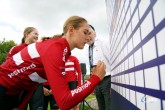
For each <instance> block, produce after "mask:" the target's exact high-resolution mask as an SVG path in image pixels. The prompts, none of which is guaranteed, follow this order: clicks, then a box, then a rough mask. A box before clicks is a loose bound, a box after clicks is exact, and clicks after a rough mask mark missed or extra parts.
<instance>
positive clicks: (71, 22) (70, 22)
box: [41, 16, 87, 41]
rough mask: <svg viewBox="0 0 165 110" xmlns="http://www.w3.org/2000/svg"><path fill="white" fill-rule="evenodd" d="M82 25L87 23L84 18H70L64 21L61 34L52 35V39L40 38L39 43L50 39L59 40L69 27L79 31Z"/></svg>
mask: <svg viewBox="0 0 165 110" xmlns="http://www.w3.org/2000/svg"><path fill="white" fill-rule="evenodd" d="M83 23H87V20H86V19H85V18H83V17H80V16H71V17H69V18H68V19H67V20H66V21H65V23H64V25H63V33H62V34H57V35H53V36H52V37H42V38H41V41H44V40H47V39H52V38H60V37H62V36H63V35H65V34H66V33H67V31H68V29H69V27H70V26H73V27H74V28H75V29H79V28H80V27H81V26H82V24H83Z"/></svg>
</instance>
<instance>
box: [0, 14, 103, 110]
mask: <svg viewBox="0 0 165 110" xmlns="http://www.w3.org/2000/svg"><path fill="white" fill-rule="evenodd" d="M63 33H64V35H63V38H56V39H49V40H45V41H43V42H36V43H33V44H30V45H28V46H27V47H25V48H24V49H23V50H21V51H20V52H18V53H17V54H15V55H14V56H13V57H12V58H9V59H8V60H6V62H4V64H3V65H2V66H0V108H1V109H6V106H7V103H6V102H5V95H6V94H10V95H17V94H19V93H20V92H21V91H22V90H35V89H36V87H37V85H38V84H39V83H43V82H46V81H47V80H48V82H49V84H50V87H51V89H52V92H53V95H54V98H55V100H56V102H57V105H58V106H59V108H60V109H61V110H68V109H70V108H72V107H74V106H75V105H77V104H78V103H79V102H81V101H82V100H83V99H84V98H85V97H86V96H88V95H89V94H90V93H91V92H92V91H93V89H94V87H95V86H96V85H97V84H98V83H99V82H100V80H102V78H103V77H104V75H105V65H104V63H103V62H102V61H99V62H98V63H97V66H96V68H95V69H94V70H93V75H92V77H91V78H90V79H89V80H88V81H87V82H86V83H84V84H83V85H82V86H80V87H79V88H77V89H74V90H70V89H69V86H68V83H67V80H66V79H65V61H66V59H67V58H68V57H69V56H70V51H71V50H73V49H74V48H79V49H83V48H84V46H85V44H86V43H87V42H88V39H89V38H88V37H90V36H89V35H88V34H89V25H88V22H87V21H86V20H85V19H84V18H82V17H79V16H71V17H70V18H68V19H67V20H66V22H65V23H64V26H63ZM30 96H31V94H27V95H26V96H25V97H23V100H22V101H21V104H20V106H19V110H23V108H24V106H25V105H26V104H27V102H28V100H29V98H30ZM8 106H9V105H8Z"/></svg>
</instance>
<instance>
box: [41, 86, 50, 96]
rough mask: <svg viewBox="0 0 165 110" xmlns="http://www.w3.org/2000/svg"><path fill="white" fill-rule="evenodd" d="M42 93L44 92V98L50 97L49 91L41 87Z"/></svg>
mask: <svg viewBox="0 0 165 110" xmlns="http://www.w3.org/2000/svg"><path fill="white" fill-rule="evenodd" d="M43 91H44V95H45V96H49V95H50V91H49V90H48V89H47V88H45V87H43Z"/></svg>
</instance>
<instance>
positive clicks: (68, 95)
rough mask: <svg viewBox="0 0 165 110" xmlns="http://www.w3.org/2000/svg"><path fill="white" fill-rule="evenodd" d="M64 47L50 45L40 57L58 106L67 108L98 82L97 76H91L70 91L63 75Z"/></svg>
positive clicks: (78, 100) (85, 94) (83, 96)
mask: <svg viewBox="0 0 165 110" xmlns="http://www.w3.org/2000/svg"><path fill="white" fill-rule="evenodd" d="M65 49H66V48H63V47H62V46H61V45H55V46H51V47H50V48H48V51H46V52H45V54H44V57H42V62H43V65H44V69H45V72H46V75H47V78H48V81H49V85H50V87H51V89H52V92H53V95H54V98H55V99H56V102H57V104H58V106H59V108H60V109H62V110H68V109H70V108H72V107H74V106H75V105H77V104H78V103H79V102H81V101H82V100H83V99H84V98H85V97H87V96H88V95H89V94H90V93H91V92H92V91H93V89H94V87H95V86H96V85H97V84H98V83H99V82H100V79H99V77H97V76H93V77H91V78H90V79H89V80H88V81H87V82H86V83H84V84H83V85H82V86H80V87H78V88H77V89H74V90H72V91H71V90H70V89H69V86H68V82H67V80H66V78H65V77H64V75H63V72H64V70H65V68H64V67H65V60H66V56H67V53H65V52H66V51H67V50H65Z"/></svg>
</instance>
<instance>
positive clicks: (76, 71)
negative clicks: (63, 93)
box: [65, 55, 82, 110]
mask: <svg viewBox="0 0 165 110" xmlns="http://www.w3.org/2000/svg"><path fill="white" fill-rule="evenodd" d="M65 72H66V75H65V76H66V79H67V81H68V84H69V88H70V90H73V89H76V88H77V87H78V86H81V84H82V72H81V66H80V63H79V60H78V59H77V58H76V57H75V56H72V55H71V56H69V58H68V59H67V61H66V63H65ZM73 110H79V106H78V105H76V106H75V107H73Z"/></svg>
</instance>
